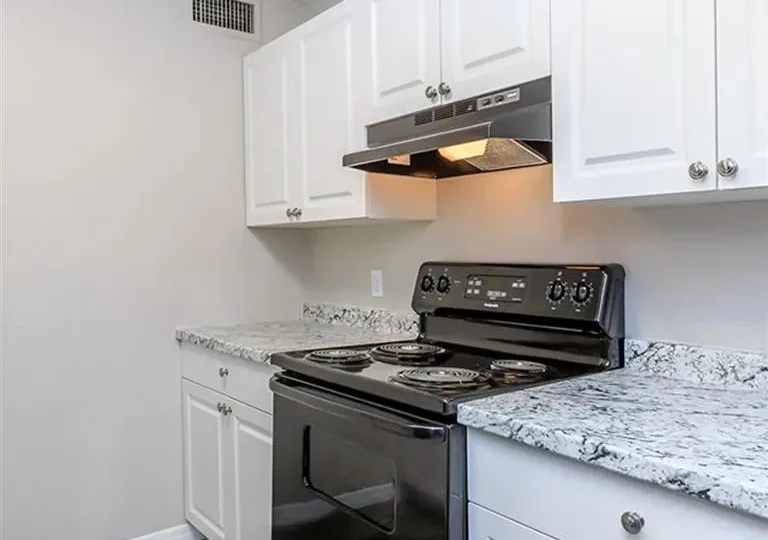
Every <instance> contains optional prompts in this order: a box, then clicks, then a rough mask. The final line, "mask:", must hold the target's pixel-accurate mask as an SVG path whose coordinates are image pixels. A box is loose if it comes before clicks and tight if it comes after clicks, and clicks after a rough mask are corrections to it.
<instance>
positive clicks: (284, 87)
mask: <svg viewBox="0 0 768 540" xmlns="http://www.w3.org/2000/svg"><path fill="white" fill-rule="evenodd" d="M287 45H288V44H287V42H286V41H285V40H280V41H279V42H274V43H271V44H270V45H269V46H267V47H264V48H263V49H260V50H258V51H256V52H255V53H253V54H251V55H249V56H247V57H246V58H245V60H244V63H243V65H244V73H243V77H244V85H245V88H244V99H245V102H244V105H245V179H246V181H245V192H246V201H247V206H246V223H247V224H248V225H249V226H254V225H271V224H279V223H286V222H288V220H289V218H288V217H287V216H286V210H287V208H288V207H289V205H290V203H291V198H292V195H293V194H292V193H291V182H292V175H295V174H296V173H297V171H295V170H294V169H293V165H292V162H293V160H292V159H291V158H292V156H291V155H290V152H291V142H292V141H291V140H290V137H291V129H290V125H291V120H290V114H291V107H292V106H293V104H292V103H291V102H292V99H291V85H292V84H295V83H294V81H292V80H291V73H290V69H291V56H290V55H291V50H290V48H289V47H288V46H287Z"/></svg>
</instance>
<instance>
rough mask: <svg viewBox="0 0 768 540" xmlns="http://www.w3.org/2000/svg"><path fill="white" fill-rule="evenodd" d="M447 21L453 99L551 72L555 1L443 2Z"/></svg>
mask: <svg viewBox="0 0 768 540" xmlns="http://www.w3.org/2000/svg"><path fill="white" fill-rule="evenodd" d="M441 19H442V56H443V60H442V66H443V80H444V81H445V82H447V83H448V84H449V85H450V86H451V89H452V93H451V95H450V97H451V98H452V99H463V98H467V97H471V96H475V95H477V94H482V93H484V92H491V91H494V90H498V89H500V88H503V87H506V86H512V85H515V84H519V83H522V82H526V81H531V80H534V79H540V78H541V77H546V76H547V75H549V73H550V63H549V59H550V49H549V2H541V1H539V0H443V1H442V13H441Z"/></svg>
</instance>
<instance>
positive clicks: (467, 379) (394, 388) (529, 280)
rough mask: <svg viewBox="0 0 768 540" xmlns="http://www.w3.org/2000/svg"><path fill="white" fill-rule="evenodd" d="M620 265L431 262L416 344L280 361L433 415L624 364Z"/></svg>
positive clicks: (287, 356)
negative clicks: (466, 403)
mask: <svg viewBox="0 0 768 540" xmlns="http://www.w3.org/2000/svg"><path fill="white" fill-rule="evenodd" d="M623 278H624V272H623V270H622V268H621V267H620V266H616V265H611V266H562V267H544V266H499V265H465V264H455V263H451V264H449V263H427V264H425V265H423V266H422V268H421V270H420V272H419V276H418V279H417V284H416V287H415V291H414V295H413V301H412V305H413V308H414V310H415V311H416V312H417V313H419V315H420V330H421V332H420V334H419V337H418V338H417V339H416V340H414V341H411V342H392V343H386V344H369V345H359V346H355V347H343V348H333V349H319V350H304V351H295V352H288V353H280V354H277V355H275V356H274V357H273V358H272V362H273V364H275V365H277V366H280V367H282V368H284V369H285V370H286V371H287V372H288V373H289V374H291V375H292V376H294V377H298V378H302V377H303V378H308V379H310V380H316V381H322V382H323V383H325V384H329V385H331V386H333V387H337V388H342V389H345V390H347V391H351V392H354V393H360V394H364V395H369V396H376V397H378V398H380V399H382V400H384V401H386V402H393V403H397V404H401V405H403V406H407V407H413V408H416V409H421V410H424V411H429V412H432V413H439V414H443V415H449V416H450V415H453V414H455V413H456V407H457V404H458V403H459V402H460V401H464V400H470V399H477V398H480V397H483V396H485V395H489V394H494V393H498V392H507V391H511V390H515V389H520V388H525V387H529V386H532V385H536V384H542V383H548V382H553V381H556V380H559V379H563V378H568V377H573V376H577V375H582V374H587V373H592V372H595V371H600V370H604V369H611V368H616V367H620V366H621V365H622V364H623V349H624V347H623V335H624V318H623V310H624V295H623V293H624V287H623Z"/></svg>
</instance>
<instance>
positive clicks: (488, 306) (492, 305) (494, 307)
mask: <svg viewBox="0 0 768 540" xmlns="http://www.w3.org/2000/svg"><path fill="white" fill-rule="evenodd" d="M483 306H484V307H487V308H488V309H498V307H499V304H491V303H490V302H486V303H484V304H483Z"/></svg>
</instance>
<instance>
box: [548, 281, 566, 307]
mask: <svg viewBox="0 0 768 540" xmlns="http://www.w3.org/2000/svg"><path fill="white" fill-rule="evenodd" d="M565 293H566V286H565V283H563V282H562V281H560V280H559V279H557V280H555V281H550V282H549V285H548V286H547V300H549V301H550V302H552V303H553V304H557V303H559V302H560V301H561V300H562V299H563V298H565Z"/></svg>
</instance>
